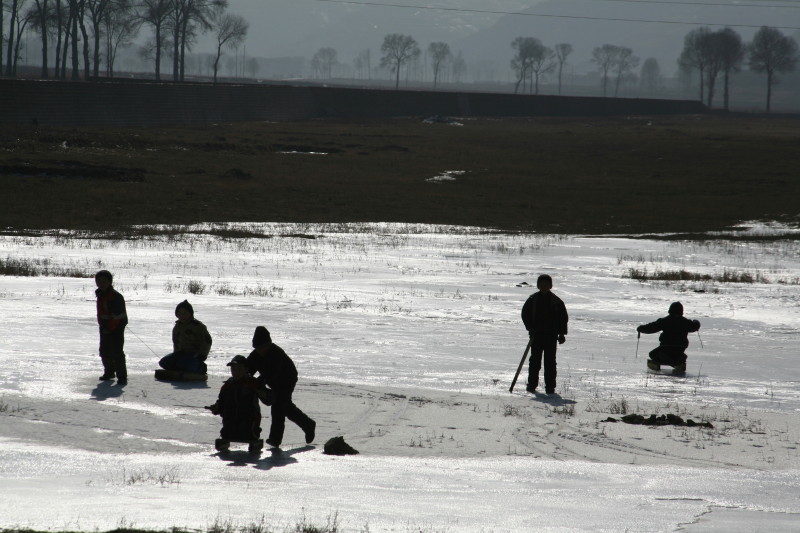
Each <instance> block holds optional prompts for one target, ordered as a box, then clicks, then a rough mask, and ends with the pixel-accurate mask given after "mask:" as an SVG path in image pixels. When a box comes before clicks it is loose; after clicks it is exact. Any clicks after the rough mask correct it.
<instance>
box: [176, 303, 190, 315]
mask: <svg viewBox="0 0 800 533" xmlns="http://www.w3.org/2000/svg"><path fill="white" fill-rule="evenodd" d="M181 309H186V310H187V311H189V313H190V314H191V315H192V316H194V308H193V307H192V304H190V303H189V300H184V301H182V302H181V303H179V304H178V306H177V307H176V308H175V316H178V311H180V310H181Z"/></svg>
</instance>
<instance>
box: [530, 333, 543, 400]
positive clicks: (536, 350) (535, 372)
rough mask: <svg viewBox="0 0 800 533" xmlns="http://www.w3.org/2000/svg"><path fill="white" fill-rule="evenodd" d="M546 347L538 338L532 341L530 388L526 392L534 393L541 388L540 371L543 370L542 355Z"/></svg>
mask: <svg viewBox="0 0 800 533" xmlns="http://www.w3.org/2000/svg"><path fill="white" fill-rule="evenodd" d="M543 351H544V346H542V343H541V342H539V341H538V340H537V339H536V338H534V340H533V341H531V360H530V363H529V365H528V386H527V387H526V390H527V391H528V392H533V391H535V390H536V387H538V386H539V371H540V370H541V369H542V353H543Z"/></svg>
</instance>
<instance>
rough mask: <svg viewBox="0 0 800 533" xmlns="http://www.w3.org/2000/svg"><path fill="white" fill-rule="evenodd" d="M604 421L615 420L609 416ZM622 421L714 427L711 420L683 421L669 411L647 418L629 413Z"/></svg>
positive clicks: (628, 422)
mask: <svg viewBox="0 0 800 533" xmlns="http://www.w3.org/2000/svg"><path fill="white" fill-rule="evenodd" d="M605 421H606V422H616V420H615V419H613V418H611V417H609V418H607V419H606V420H605ZM622 421H623V422H625V423H626V424H636V425H642V426H689V427H704V428H713V427H714V426H713V425H712V424H711V422H695V421H694V420H692V419H691V418H689V419H686V420H685V421H684V420H683V418H681V417H679V416H678V415H673V414H671V413H670V414H666V415H661V416H656V415H650V416H649V417H647V418H645V417H644V416H642V415H639V414H636V413H631V414H629V415H625V416H623V417H622Z"/></svg>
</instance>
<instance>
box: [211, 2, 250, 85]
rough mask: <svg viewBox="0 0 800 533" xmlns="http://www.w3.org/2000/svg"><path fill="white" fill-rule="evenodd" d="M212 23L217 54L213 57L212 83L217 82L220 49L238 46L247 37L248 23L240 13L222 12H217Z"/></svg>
mask: <svg viewBox="0 0 800 533" xmlns="http://www.w3.org/2000/svg"><path fill="white" fill-rule="evenodd" d="M213 24H214V32H215V34H216V38H217V55H216V57H215V58H214V83H217V71H218V70H219V58H220V57H222V49H223V48H224V47H226V46H228V47H231V48H239V45H240V44H242V43H243V42H244V40H245V38H246V37H247V29H248V27H249V26H250V25H249V24H248V23H247V21H246V20H245V19H244V17H242V16H240V15H233V14H231V13H222V12H219V14H218V15H217V17H216V18H215V19H214V22H213Z"/></svg>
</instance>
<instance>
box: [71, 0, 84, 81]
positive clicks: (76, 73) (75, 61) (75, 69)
mask: <svg viewBox="0 0 800 533" xmlns="http://www.w3.org/2000/svg"><path fill="white" fill-rule="evenodd" d="M70 10H71V11H72V14H71V15H70V16H71V17H72V79H73V80H76V81H77V80H79V79H81V74H80V65H79V57H80V56H79V55H78V15H79V14H80V13H79V12H78V11H79V10H78V0H70Z"/></svg>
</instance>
